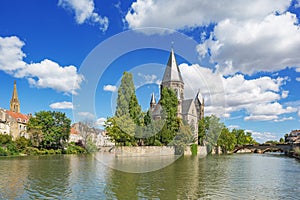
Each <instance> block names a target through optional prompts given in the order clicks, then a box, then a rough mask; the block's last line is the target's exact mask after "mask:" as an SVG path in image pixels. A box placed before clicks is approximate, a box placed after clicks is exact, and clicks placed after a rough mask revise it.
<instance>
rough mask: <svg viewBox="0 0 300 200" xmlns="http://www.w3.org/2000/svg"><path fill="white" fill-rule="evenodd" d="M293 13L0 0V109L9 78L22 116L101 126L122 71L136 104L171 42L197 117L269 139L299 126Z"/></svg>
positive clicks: (299, 44) (222, 2) (287, 4)
mask: <svg viewBox="0 0 300 200" xmlns="http://www.w3.org/2000/svg"><path fill="white" fill-rule="evenodd" d="M299 19H300V2H299V1H298V0H293V1H288V0H278V1H273V0H264V1H261V0H253V1H251V2H250V1H239V0H233V1H226V0H218V1H214V2H213V3H212V2H211V1H209V0H202V1H193V2H189V3H187V2H185V1H180V0H173V1H171V0H155V1H154V0H138V1H119V0H112V1H98V0H94V1H93V0H82V1H75V0H73V1H72V0H58V1H43V2H41V1H38V0H27V1H16V0H3V1H1V2H0V83H1V84H0V85H1V87H0V91H1V98H0V107H2V108H6V109H7V108H9V100H10V98H11V95H12V89H13V81H14V80H16V81H17V87H18V93H19V98H20V101H21V112H22V113H34V112H37V111H40V110H59V111H63V112H66V113H67V115H68V116H69V117H70V118H72V120H73V121H75V120H78V119H82V118H86V117H95V118H97V119H98V121H99V122H102V121H103V120H104V119H105V118H106V117H108V116H111V115H112V114H113V112H114V107H115V104H114V100H115V98H116V93H115V91H116V88H117V86H118V84H119V81H120V78H121V75H122V73H123V71H125V70H127V71H130V72H132V73H133V74H134V81H135V84H136V87H137V96H138V99H139V102H140V104H141V105H142V108H143V110H146V109H147V108H148V106H149V105H148V103H149V100H150V95H151V93H152V92H155V96H156V97H157V99H158V97H159V93H158V92H159V88H158V85H159V83H160V80H161V78H162V75H163V71H164V67H165V65H166V63H167V60H168V55H169V50H170V48H171V43H172V42H174V44H173V46H174V50H175V53H176V54H177V62H178V64H180V70H181V72H182V75H183V79H184V80H185V87H186V90H185V96H186V98H194V95H195V93H196V92H197V91H198V90H199V89H200V91H201V93H202V95H203V97H204V99H205V102H206V115H210V114H216V115H218V116H219V117H220V118H221V119H222V121H224V123H225V124H226V125H227V126H229V127H232V128H234V127H236V128H242V129H245V130H249V131H251V132H252V133H253V136H254V137H255V138H256V139H257V140H258V141H265V140H273V139H279V138H280V137H282V136H283V135H284V134H285V133H288V132H290V131H291V130H293V129H299V128H300V127H299V122H300V121H299V120H300V95H299V83H300V82H299V81H300V76H299V75H300V56H299V55H300V25H299ZM148 27H154V28H148ZM72 108H74V111H75V116H73V110H72Z"/></svg>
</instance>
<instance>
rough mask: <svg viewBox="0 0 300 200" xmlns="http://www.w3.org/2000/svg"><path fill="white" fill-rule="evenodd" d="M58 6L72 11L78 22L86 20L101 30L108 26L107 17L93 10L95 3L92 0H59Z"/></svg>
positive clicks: (81, 22)
mask: <svg viewBox="0 0 300 200" xmlns="http://www.w3.org/2000/svg"><path fill="white" fill-rule="evenodd" d="M58 6H61V7H63V8H65V9H67V10H71V11H73V12H74V14H75V19H76V22H77V23H78V24H83V23H86V22H89V23H93V24H97V25H99V26H100V30H102V31H103V32H104V31H106V30H107V28H108V24H109V21H108V18H107V17H101V16H100V15H99V14H98V13H96V12H95V4H94V1H93V0H80V1H78V0H59V1H58Z"/></svg>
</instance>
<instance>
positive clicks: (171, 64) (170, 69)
mask: <svg viewBox="0 0 300 200" xmlns="http://www.w3.org/2000/svg"><path fill="white" fill-rule="evenodd" d="M170 81H179V82H182V83H183V80H182V77H181V73H180V70H179V67H178V65H177V62H176V58H175V55H174V50H173V47H172V48H171V52H170V56H169V60H168V64H167V67H166V70H165V73H164V77H163V80H162V83H165V82H170Z"/></svg>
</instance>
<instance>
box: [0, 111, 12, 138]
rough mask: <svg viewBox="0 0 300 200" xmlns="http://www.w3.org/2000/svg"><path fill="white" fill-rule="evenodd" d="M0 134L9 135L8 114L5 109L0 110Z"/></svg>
mask: <svg viewBox="0 0 300 200" xmlns="http://www.w3.org/2000/svg"><path fill="white" fill-rule="evenodd" d="M0 134H3V135H9V134H10V126H9V121H8V114H7V113H6V110H5V109H2V108H0Z"/></svg>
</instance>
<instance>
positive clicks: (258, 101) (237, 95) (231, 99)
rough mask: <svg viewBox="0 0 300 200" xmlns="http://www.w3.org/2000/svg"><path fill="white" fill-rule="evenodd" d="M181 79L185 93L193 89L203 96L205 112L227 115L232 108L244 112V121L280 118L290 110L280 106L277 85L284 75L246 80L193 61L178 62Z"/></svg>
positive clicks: (194, 93) (192, 96)
mask: <svg viewBox="0 0 300 200" xmlns="http://www.w3.org/2000/svg"><path fill="white" fill-rule="evenodd" d="M179 68H180V71H181V73H182V77H183V80H184V82H185V96H186V97H187V98H194V97H195V95H196V93H197V91H198V90H199V89H201V93H202V95H203V96H204V99H205V113H206V114H207V115H210V114H216V115H218V116H223V117H230V114H231V113H232V112H235V111H245V114H246V116H245V118H244V119H245V120H259V121H269V120H280V119H281V117H280V115H283V114H289V113H294V112H296V111H297V110H296V109H295V108H294V107H292V106H286V107H284V106H283V105H281V104H280V103H279V102H278V101H279V100H280V99H282V95H281V93H282V91H281V86H283V85H284V84H285V83H286V80H287V78H284V77H283V78H282V77H278V78H275V79H273V78H270V77H268V76H264V77H260V78H257V79H252V80H247V79H246V78H245V76H244V75H241V74H236V75H233V76H229V77H226V78H225V77H224V76H222V75H221V74H218V73H216V72H213V70H211V69H208V68H204V67H201V66H199V65H197V64H194V65H190V66H189V65H187V64H181V65H179Z"/></svg>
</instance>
